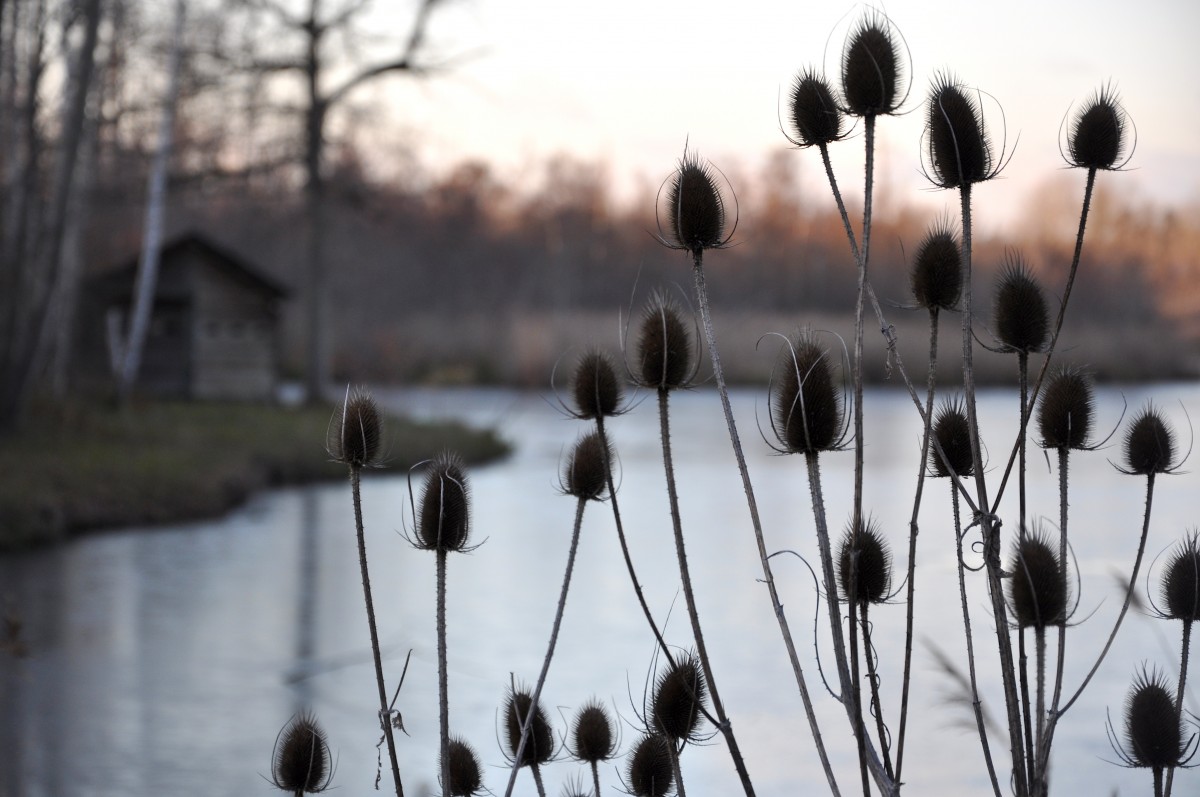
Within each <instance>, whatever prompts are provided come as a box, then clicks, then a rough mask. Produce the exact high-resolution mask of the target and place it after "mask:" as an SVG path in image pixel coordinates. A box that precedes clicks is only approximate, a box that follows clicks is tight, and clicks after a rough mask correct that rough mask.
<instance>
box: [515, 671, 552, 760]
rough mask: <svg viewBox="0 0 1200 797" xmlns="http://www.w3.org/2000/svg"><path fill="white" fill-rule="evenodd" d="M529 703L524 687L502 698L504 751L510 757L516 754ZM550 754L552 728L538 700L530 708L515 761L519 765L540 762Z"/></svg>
mask: <svg viewBox="0 0 1200 797" xmlns="http://www.w3.org/2000/svg"><path fill="white" fill-rule="evenodd" d="M532 703H533V697H532V696H531V695H530V694H529V692H528V691H527V690H524V689H518V690H517V691H516V692H511V693H510V694H509V695H508V697H507V699H506V700H505V704H504V727H505V731H506V732H507V741H508V753H509V755H511V756H512V757H513V758H516V755H517V748H518V747H519V746H520V744H521V727H522V725H521V724H522V723H523V722H524V721H525V715H526V714H528V713H529V706H530V705H531V704H532ZM552 758H554V731H553V730H551V728H550V720H549V719H547V717H546V710H545V709H543V708H542V706H541V703H540V702H539V703H538V707H537V710H536V711H534V712H533V719H532V727H530V729H529V738H528V739H526V740H525V752H524V753H522V754H521V760H520V761H518V762H517V765H518V766H522V767H528V766H535V765H536V766H540V765H541V764H545V763H546V762H547V761H549V760H550V759H552Z"/></svg>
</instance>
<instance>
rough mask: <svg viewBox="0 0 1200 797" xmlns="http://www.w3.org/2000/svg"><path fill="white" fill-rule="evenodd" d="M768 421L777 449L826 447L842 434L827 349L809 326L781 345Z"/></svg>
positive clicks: (835, 444)
mask: <svg viewBox="0 0 1200 797" xmlns="http://www.w3.org/2000/svg"><path fill="white" fill-rule="evenodd" d="M772 393H773V396H772V401H771V423H772V427H773V429H774V432H775V437H776V438H777V439H778V440H779V444H780V446H781V450H783V451H786V452H788V453H800V452H803V453H816V452H818V451H829V450H832V449H835V448H837V447H838V445H840V443H841V438H842V436H843V428H842V427H843V416H842V396H841V392H840V390H839V388H838V385H837V383H836V381H835V380H834V376H833V368H832V366H831V365H830V363H829V353H828V352H827V351H826V350H825V349H824V348H823V347H822V346H821V344H820V343H818V342H817V339H816V336H815V335H813V333H812V332H811V331H809V330H801V331H800V332H799V333H798V334H797V335H796V337H795V338H793V339H792V340H789V341H788V342H787V345H786V346H784V347H783V351H782V354H781V356H780V358H779V362H778V363H777V365H776V377H775V380H774V385H773V388H772Z"/></svg>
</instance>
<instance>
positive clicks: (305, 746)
mask: <svg viewBox="0 0 1200 797" xmlns="http://www.w3.org/2000/svg"><path fill="white" fill-rule="evenodd" d="M332 776H333V770H332V767H331V766H330V755H329V743H328V742H326V740H325V732H324V731H323V730H321V727H320V726H319V725H318V724H317V720H316V718H315V717H314V716H313V715H312V714H300V715H298V716H296V717H293V718H292V720H291V722H289V723H288V724H287V727H285V728H284V729H283V731H281V732H280V734H279V738H278V739H277V740H276V741H275V752H274V755H273V756H272V760H271V779H272V782H273V783H274V784H275V786H276V787H278V788H279V789H281V790H283V791H287V792H291V793H293V794H304V793H308V794H317V793H319V792H323V791H325V789H326V788H328V787H329V779H330V778H331V777H332Z"/></svg>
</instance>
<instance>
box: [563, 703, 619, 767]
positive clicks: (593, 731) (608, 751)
mask: <svg viewBox="0 0 1200 797" xmlns="http://www.w3.org/2000/svg"><path fill="white" fill-rule="evenodd" d="M571 738H572V742H573V748H572V750H571V755H573V756H574V757H575V758H576V759H578V760H580V761H585V762H587V763H589V764H596V763H599V762H601V761H607V760H608V759H610V758H612V757H613V756H614V755H616V754H617V734H616V731H615V729H614V726H613V721H612V719H611V718H610V717H609V716H608V710H607V709H606V708H604V706H603V705H602V704H601V703H600V702H599V701H598V700H591V701H589V702H587V703H585V704H584V706H583V708H581V709H579V713H578V714H576V715H575V723H574V727H573V729H572V731H571Z"/></svg>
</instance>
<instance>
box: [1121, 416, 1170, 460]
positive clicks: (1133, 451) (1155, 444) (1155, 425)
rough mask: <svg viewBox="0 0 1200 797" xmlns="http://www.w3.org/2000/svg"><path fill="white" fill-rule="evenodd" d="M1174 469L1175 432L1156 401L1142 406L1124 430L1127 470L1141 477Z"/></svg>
mask: <svg viewBox="0 0 1200 797" xmlns="http://www.w3.org/2000/svg"><path fill="white" fill-rule="evenodd" d="M1174 468H1175V433H1174V432H1172V431H1171V428H1170V427H1169V426H1167V424H1166V422H1165V421H1164V420H1163V418H1162V415H1161V414H1159V411H1158V409H1157V408H1156V407H1155V406H1154V405H1153V404H1147V405H1146V406H1145V407H1143V408H1142V410H1141V411H1140V412H1138V414H1137V415H1136V416H1134V418H1133V420H1132V421H1131V422H1130V424H1129V428H1128V429H1127V430H1126V431H1125V469H1126V470H1127V471H1128V472H1129V473H1134V474H1137V475H1139V476H1149V475H1150V474H1152V473H1169V472H1171V470H1173V469H1174Z"/></svg>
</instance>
